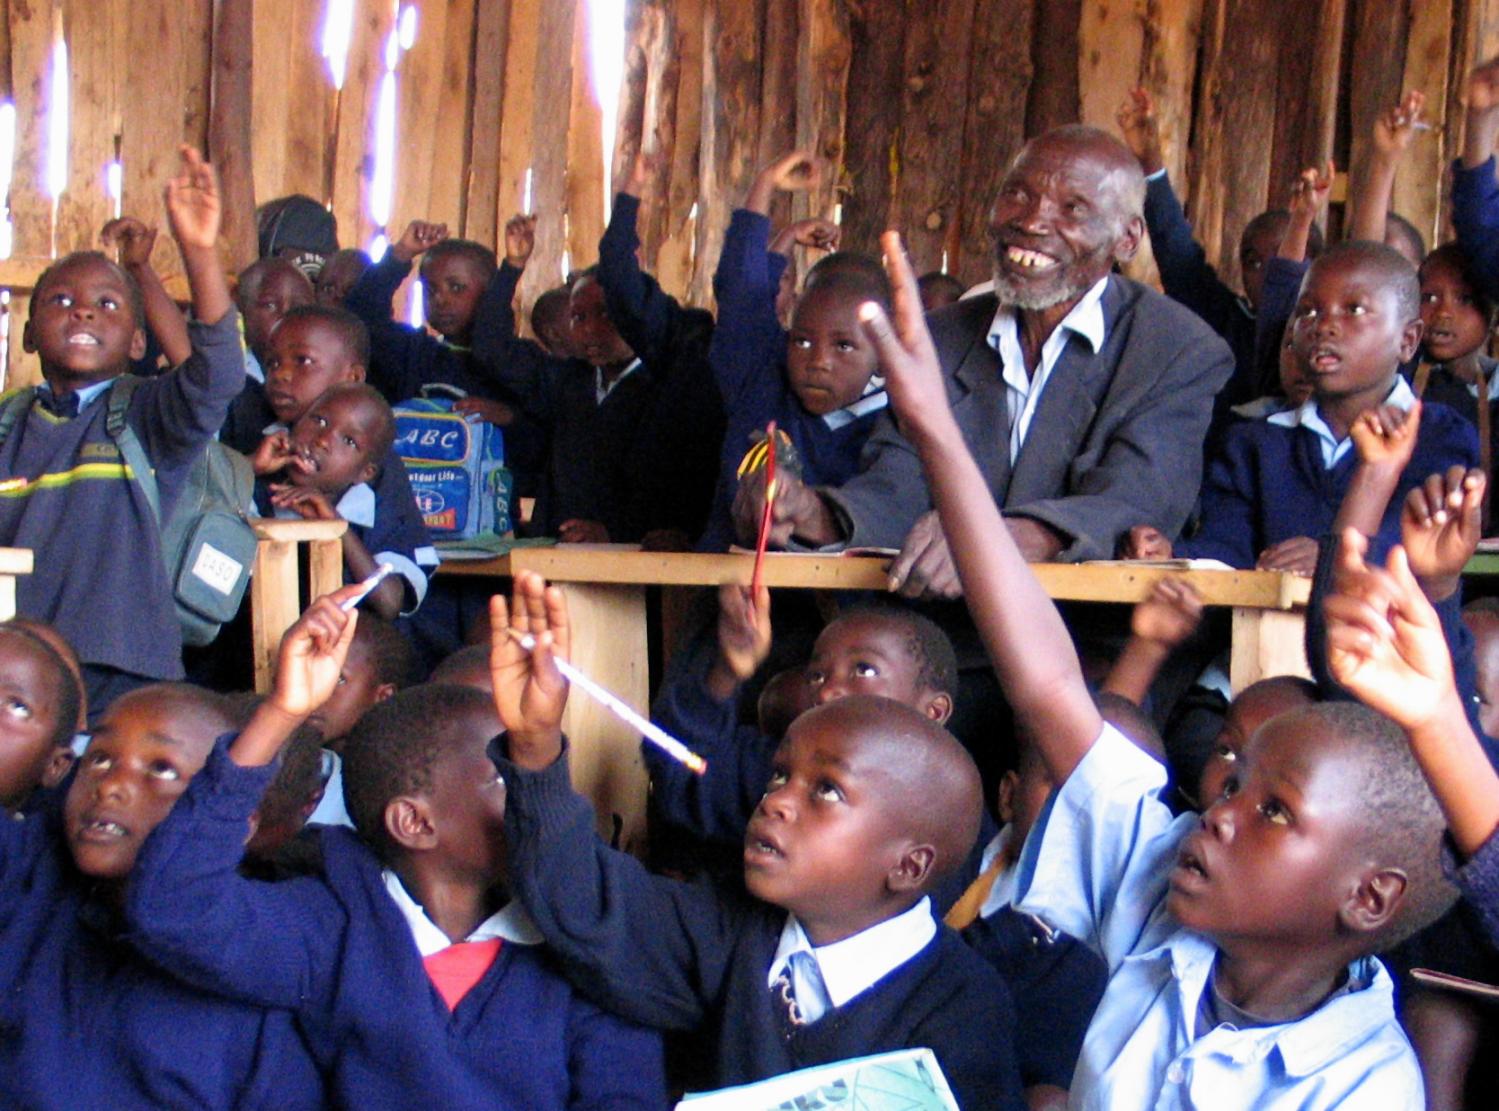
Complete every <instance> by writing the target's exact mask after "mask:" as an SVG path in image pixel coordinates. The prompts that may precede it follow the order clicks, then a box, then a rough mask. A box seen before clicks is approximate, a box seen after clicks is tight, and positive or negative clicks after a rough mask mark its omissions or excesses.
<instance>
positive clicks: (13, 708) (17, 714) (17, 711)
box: [0, 695, 31, 721]
mask: <svg viewBox="0 0 1499 1111" xmlns="http://www.w3.org/2000/svg"><path fill="white" fill-rule="evenodd" d="M0 708H3V709H4V710H5V712H6V713H7V714H9V715H10V716H11V717H14V718H20V719H21V720H22V721H29V720H31V707H30V706H28V705H26V703H24V702H22V701H21V700H20V699H19V698H16V697H15V696H14V695H12V696H11V697H9V698H7V699H5V700H4V701H3V702H0Z"/></svg>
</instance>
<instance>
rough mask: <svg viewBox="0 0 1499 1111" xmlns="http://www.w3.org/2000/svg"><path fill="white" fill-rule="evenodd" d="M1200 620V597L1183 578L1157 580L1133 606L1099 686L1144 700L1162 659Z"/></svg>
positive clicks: (1164, 660) (1194, 630)
mask: <svg viewBox="0 0 1499 1111" xmlns="http://www.w3.org/2000/svg"><path fill="white" fill-rule="evenodd" d="M1201 622H1202V597H1201V595H1199V594H1198V593H1197V591H1196V590H1194V589H1192V586H1191V584H1190V583H1188V582H1186V581H1185V580H1183V579H1169V578H1168V579H1161V580H1160V581H1159V582H1158V583H1156V584H1155V587H1154V589H1153V590H1152V591H1151V592H1150V597H1149V598H1147V599H1145V601H1143V602H1141V603H1139V604H1138V605H1136V606H1135V610H1134V613H1133V614H1132V615H1131V617H1130V638H1129V640H1128V641H1127V642H1126V643H1125V645H1124V650H1123V651H1122V652H1120V653H1119V658H1118V659H1117V660H1115V661H1114V666H1113V667H1112V668H1111V669H1110V670H1109V675H1108V678H1106V679H1105V680H1104V681H1103V689H1104V690H1106V691H1110V692H1112V693H1114V694H1117V695H1120V696H1122V697H1124V698H1127V699H1129V700H1130V701H1131V702H1133V703H1134V704H1135V705H1136V706H1139V705H1141V704H1143V703H1144V701H1145V696H1146V695H1147V694H1148V693H1149V691H1150V685H1151V684H1152V683H1153V682H1155V677H1156V675H1157V674H1159V673H1160V670H1161V665H1162V664H1164V663H1165V662H1166V658H1167V657H1168V656H1170V655H1171V653H1172V651H1173V650H1174V649H1175V648H1177V646H1179V645H1180V644H1181V643H1182V642H1183V641H1185V640H1186V639H1187V638H1188V637H1189V636H1191V635H1192V634H1193V633H1194V632H1196V631H1197V626H1198V625H1199V624H1201Z"/></svg>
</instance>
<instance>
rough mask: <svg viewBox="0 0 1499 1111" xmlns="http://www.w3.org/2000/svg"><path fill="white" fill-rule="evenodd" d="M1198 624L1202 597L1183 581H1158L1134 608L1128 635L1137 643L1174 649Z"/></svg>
mask: <svg viewBox="0 0 1499 1111" xmlns="http://www.w3.org/2000/svg"><path fill="white" fill-rule="evenodd" d="M1200 624H1202V595H1200V594H1198V593H1197V591H1196V590H1194V589H1193V588H1192V585H1191V584H1190V583H1188V582H1187V581H1185V580H1184V579H1172V578H1165V579H1161V580H1159V581H1158V582H1157V583H1156V584H1155V586H1154V587H1153V588H1152V589H1151V591H1150V597H1148V598H1146V599H1145V600H1144V601H1143V602H1140V603H1138V604H1137V605H1136V606H1135V609H1134V612H1133V613H1132V614H1131V615H1130V621H1129V628H1130V632H1131V633H1133V634H1134V635H1135V636H1137V637H1139V638H1140V639H1141V640H1148V641H1151V642H1152V643H1154V644H1159V645H1162V646H1163V647H1167V648H1175V647H1176V646H1177V645H1178V644H1180V643H1182V641H1184V640H1186V639H1187V638H1188V637H1189V636H1191V635H1192V634H1193V633H1194V632H1196V631H1197V626H1198V625H1200Z"/></svg>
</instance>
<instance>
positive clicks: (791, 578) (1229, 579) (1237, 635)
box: [440, 544, 1311, 847]
mask: <svg viewBox="0 0 1499 1111" xmlns="http://www.w3.org/2000/svg"><path fill="white" fill-rule="evenodd" d="M888 566H889V560H887V559H883V558H880V557H853V556H837V555H795V554H788V553H772V554H771V555H769V556H767V557H766V561H765V570H764V578H765V583H766V585H767V586H771V587H796V588H802V589H813V590H878V591H884V590H886V589H887V583H888V572H887V568H888ZM753 567H754V557H753V556H751V555H744V554H724V555H716V554H711V553H699V552H643V551H641V550H639V548H637V547H635V546H634V545H626V544H560V545H557V546H556V547H549V548H517V549H516V550H515V551H513V552H511V553H510V554H509V555H505V556H500V557H498V558H495V559H488V560H481V561H462V562H456V561H454V562H448V563H444V564H443V565H442V569H441V572H440V573H441V574H444V575H479V576H490V577H497V576H509V575H512V574H514V573H515V572H517V571H522V570H528V571H535V572H537V573H538V574H540V575H543V576H545V577H546V579H547V580H548V581H550V582H554V583H557V584H558V585H559V586H560V587H561V588H562V590H563V592H564V593H565V594H566V595H567V602H568V609H569V612H570V614H571V617H572V621H573V626H574V628H575V630H576V634H575V636H574V637H573V644H572V661H573V663H575V664H576V665H577V666H578V667H580V668H582V669H583V671H584V672H586V673H587V674H588V675H589V676H591V677H592V678H594V679H596V680H598V681H599V682H600V683H602V684H603V685H604V686H606V687H608V688H609V689H610V690H611V691H613V692H614V693H615V694H617V695H619V696H620V697H621V698H623V699H624V700H625V701H626V702H628V703H629V704H630V705H632V706H634V707H635V708H636V709H638V710H641V711H642V712H644V711H645V710H647V709H648V701H649V697H650V675H649V673H648V671H647V659H648V653H647V644H646V588H647V587H648V586H660V587H664V588H670V587H704V586H718V585H719V584H721V583H725V582H742V583H748V582H749V580H750V575H751V572H752V570H753ZM1031 569H1032V570H1033V571H1034V572H1035V573H1036V576H1037V578H1039V579H1040V580H1041V583H1042V585H1043V586H1044V587H1045V588H1046V591H1047V593H1048V594H1050V595H1051V596H1052V597H1053V598H1056V599H1058V600H1068V601H1081V602H1116V603H1125V604H1132V603H1135V602H1138V601H1140V600H1141V599H1143V598H1145V597H1146V596H1148V595H1149V593H1150V591H1151V588H1152V587H1153V586H1154V585H1155V583H1156V581H1157V580H1159V579H1161V578H1162V577H1164V576H1166V575H1176V576H1179V577H1181V578H1184V579H1186V580H1187V581H1188V582H1190V583H1191V584H1192V585H1193V586H1194V587H1195V588H1196V589H1197V591H1198V593H1199V594H1201V595H1202V598H1203V601H1204V602H1205V603H1206V604H1207V605H1209V606H1228V607H1231V608H1232V610H1233V650H1232V656H1231V667H1230V670H1231V675H1230V680H1231V682H1232V683H1233V686H1234V689H1235V690H1239V689H1242V688H1243V687H1245V686H1247V685H1248V684H1250V683H1252V682H1254V681H1256V680H1257V679H1261V678H1264V677H1265V676H1268V675H1278V674H1286V673H1292V674H1298V675H1304V674H1306V670H1307V669H1306V658H1305V652H1304V649H1303V647H1302V635H1303V624H1304V623H1303V617H1302V610H1301V607H1304V606H1305V605H1306V602H1307V599H1308V597H1309V596H1310V593H1311V580H1309V579H1306V578H1303V577H1300V576H1297V575H1289V574H1283V573H1281V572H1275V571H1172V570H1168V569H1164V568H1160V567H1145V566H1141V565H1138V564H1124V563H1121V564H1109V563H1083V564H1062V563H1046V564H1034V565H1032V568H1031ZM563 728H564V729H565V730H566V731H567V734H568V738H569V741H570V742H571V745H572V753H571V762H572V777H573V784H574V786H576V788H577V789H578V790H579V791H580V792H581V793H582V794H584V795H586V796H588V797H589V798H591V799H592V800H593V802H594V806H595V809H596V810H597V812H598V814H599V832H600V833H601V834H602V835H604V836H609V835H611V834H612V828H611V827H612V826H613V824H614V820H615V819H616V818H617V819H618V820H619V821H620V822H621V823H622V824H623V838H622V840H623V843H624V844H625V846H626V847H631V846H636V845H639V844H642V843H643V838H644V832H645V797H646V774H645V766H644V763H643V762H642V760H641V758H640V743H639V742H640V737H639V735H638V734H636V733H634V732H633V731H632V730H631V729H630V728H629V727H628V726H626V725H624V724H623V723H622V722H620V721H619V720H618V719H616V718H615V717H613V716H612V715H611V714H609V712H608V711H606V710H605V709H603V707H601V706H599V705H598V704H597V703H595V702H593V701H592V700H591V699H589V698H588V697H587V696H585V695H583V694H581V693H575V694H573V695H572V697H570V698H569V699H568V706H567V716H566V718H565V719H564V721H563Z"/></svg>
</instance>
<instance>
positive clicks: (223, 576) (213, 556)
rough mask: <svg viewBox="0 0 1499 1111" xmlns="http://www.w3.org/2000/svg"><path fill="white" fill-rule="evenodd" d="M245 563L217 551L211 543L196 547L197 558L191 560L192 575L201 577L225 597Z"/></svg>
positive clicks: (237, 579)
mask: <svg viewBox="0 0 1499 1111" xmlns="http://www.w3.org/2000/svg"><path fill="white" fill-rule="evenodd" d="M244 569H245V565H244V564H243V563H241V562H240V561H239V560H237V559H235V558H234V557H233V556H231V555H228V554H226V553H224V552H221V551H219V550H218V549H217V548H215V547H214V546H213V545H212V544H204V545H203V546H202V547H201V548H199V549H198V558H197V559H196V560H195V561H194V562H193V576H194V577H195V578H198V579H201V580H202V581H203V582H205V583H207V584H208V585H209V586H211V587H213V589H215V590H217V591H218V592H219V593H220V594H222V595H224V596H225V597H226V598H227V597H228V596H229V593H230V592H231V591H232V590H233V589H234V584H235V583H236V582H238V581H239V575H240V572H241V571H243V570H244Z"/></svg>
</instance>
